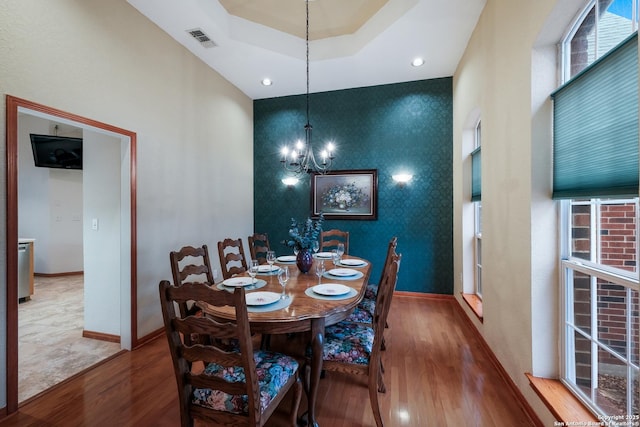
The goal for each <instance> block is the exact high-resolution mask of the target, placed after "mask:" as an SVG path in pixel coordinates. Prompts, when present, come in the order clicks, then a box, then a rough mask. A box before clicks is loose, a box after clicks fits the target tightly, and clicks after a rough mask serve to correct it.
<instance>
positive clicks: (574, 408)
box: [525, 374, 600, 425]
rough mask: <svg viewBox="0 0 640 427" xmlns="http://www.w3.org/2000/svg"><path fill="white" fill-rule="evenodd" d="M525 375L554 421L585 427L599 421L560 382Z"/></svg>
mask: <svg viewBox="0 0 640 427" xmlns="http://www.w3.org/2000/svg"><path fill="white" fill-rule="evenodd" d="M525 375H526V376H527V378H528V379H529V384H530V385H531V388H533V390H534V391H535V392H536V394H537V395H538V396H539V397H540V399H541V400H542V401H543V402H544V404H545V405H546V406H547V408H549V410H550V411H551V413H552V414H553V416H554V417H555V418H556V420H558V421H561V422H563V423H564V425H571V423H577V422H579V423H581V425H583V424H584V425H587V424H588V422H593V423H598V422H599V421H600V420H598V419H597V418H596V416H595V415H593V414H592V413H591V411H589V410H588V409H587V408H586V407H585V406H584V405H583V404H582V402H580V400H578V398H577V397H575V396H574V395H573V393H571V392H570V391H569V390H568V389H567V388H566V387H565V386H564V384H562V382H561V381H560V380H554V379H550V378H540V377H534V376H533V375H531V374H525ZM593 425H599V424H593Z"/></svg>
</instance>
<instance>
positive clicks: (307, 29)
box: [305, 0, 309, 126]
mask: <svg viewBox="0 0 640 427" xmlns="http://www.w3.org/2000/svg"><path fill="white" fill-rule="evenodd" d="M305 4H306V6H307V27H306V35H307V38H306V47H307V126H308V125H309V0H305Z"/></svg>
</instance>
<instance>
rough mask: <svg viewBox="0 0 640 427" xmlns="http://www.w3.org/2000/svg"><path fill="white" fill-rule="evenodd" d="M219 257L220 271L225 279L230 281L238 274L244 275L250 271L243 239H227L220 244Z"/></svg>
mask: <svg viewBox="0 0 640 427" xmlns="http://www.w3.org/2000/svg"><path fill="white" fill-rule="evenodd" d="M218 257H219V258H220V269H221V270H222V277H223V278H224V279H229V278H230V277H233V276H234V275H236V274H242V273H244V272H246V271H247V270H248V269H249V268H248V267H247V258H246V256H245V255H244V247H243V245H242V239H230V238H226V239H224V240H223V241H221V242H218Z"/></svg>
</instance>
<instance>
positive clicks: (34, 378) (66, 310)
mask: <svg viewBox="0 0 640 427" xmlns="http://www.w3.org/2000/svg"><path fill="white" fill-rule="evenodd" d="M83 286H84V283H83V276H82V275H81V274H80V275H74V276H60V277H41V276H36V278H35V289H34V295H33V296H32V297H31V300H30V301H26V302H23V303H20V304H19V305H18V345H19V349H18V354H19V368H18V401H19V402H22V401H24V400H26V399H28V398H30V397H32V396H35V395H36V394H38V393H40V392H41V391H43V390H46V389H47V388H49V387H51V386H53V385H55V384H57V383H58V382H60V381H62V380H64V379H66V378H69V377H70V376H72V375H74V374H76V373H78V372H80V371H82V370H83V369H86V368H88V367H89V366H91V365H93V364H95V363H97V362H99V361H100V360H102V359H104V358H106V357H108V356H110V355H112V354H114V353H116V352H118V351H120V344H117V343H111V342H106V341H100V340H94V339H90V338H83V337H82V329H83V324H84V309H83V304H84V292H83V291H84V288H83Z"/></svg>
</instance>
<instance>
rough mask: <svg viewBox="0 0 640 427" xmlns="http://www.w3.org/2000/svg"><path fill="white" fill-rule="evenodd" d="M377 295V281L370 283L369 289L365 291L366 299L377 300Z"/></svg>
mask: <svg viewBox="0 0 640 427" xmlns="http://www.w3.org/2000/svg"><path fill="white" fill-rule="evenodd" d="M376 296H378V285H377V284H375V283H369V284H368V285H367V290H366V291H364V299H370V300H373V301H375V300H376Z"/></svg>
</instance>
